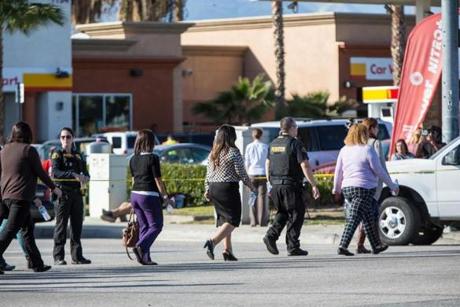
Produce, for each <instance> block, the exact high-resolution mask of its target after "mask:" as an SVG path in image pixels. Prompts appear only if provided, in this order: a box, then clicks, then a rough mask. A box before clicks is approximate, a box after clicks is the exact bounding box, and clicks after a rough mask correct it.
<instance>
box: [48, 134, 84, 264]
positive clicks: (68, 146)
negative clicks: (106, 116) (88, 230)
mask: <svg viewBox="0 0 460 307" xmlns="http://www.w3.org/2000/svg"><path fill="white" fill-rule="evenodd" d="M59 138H60V140H61V145H62V149H60V150H56V151H55V153H53V155H52V156H51V160H52V172H53V175H54V178H55V179H57V180H56V185H57V186H59V188H61V190H62V198H61V201H60V202H59V203H58V204H57V205H56V207H55V210H56V227H55V228H54V250H53V256H54V264H55V265H66V264H67V262H66V261H65V259H64V247H65V243H66V234H67V223H68V220H69V218H70V250H71V256H72V264H90V263H91V261H90V260H89V259H86V258H84V257H83V252H82V247H81V241H80V238H81V231H82V226H83V199H82V195H81V185H82V184H85V183H86V182H87V181H88V179H89V174H88V171H87V169H86V163H85V161H83V159H82V157H81V155H80V154H79V153H78V152H77V151H76V150H75V149H74V148H73V138H74V134H73V131H72V129H70V128H67V127H65V128H62V129H61V132H60V134H59Z"/></svg>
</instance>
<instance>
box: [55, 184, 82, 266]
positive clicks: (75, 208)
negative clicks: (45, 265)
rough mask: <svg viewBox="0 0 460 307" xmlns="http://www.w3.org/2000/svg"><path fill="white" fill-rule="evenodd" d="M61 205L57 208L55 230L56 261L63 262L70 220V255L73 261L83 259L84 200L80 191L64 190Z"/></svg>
mask: <svg viewBox="0 0 460 307" xmlns="http://www.w3.org/2000/svg"><path fill="white" fill-rule="evenodd" d="M62 193H63V195H62V198H61V200H60V201H59V203H58V204H57V205H56V206H55V209H54V210H55V213H56V226H55V228H54V250H53V257H54V260H63V259H64V255H65V251H64V247H65V243H66V239H67V225H68V222H69V219H70V253H71V257H72V260H74V261H76V260H80V259H81V258H82V257H83V250H82V247H81V231H82V227H83V199H82V196H81V193H80V190H79V189H76V190H64V189H63V191H62Z"/></svg>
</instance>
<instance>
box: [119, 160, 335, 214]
mask: <svg viewBox="0 0 460 307" xmlns="http://www.w3.org/2000/svg"><path fill="white" fill-rule="evenodd" d="M161 174H162V179H163V181H164V183H165V185H166V190H167V191H168V193H169V194H176V193H180V194H184V195H186V197H187V198H186V203H187V206H203V205H209V202H207V201H206V199H205V198H204V179H205V177H206V166H204V165H187V164H168V163H162V164H161ZM315 178H316V181H317V183H318V188H319V192H320V193H321V197H320V199H319V200H314V199H312V197H311V188H309V189H310V193H308V195H309V201H308V206H309V207H310V208H312V207H313V208H321V207H331V206H334V199H333V195H332V186H333V181H334V177H333V175H331V174H317V175H315ZM127 184H128V195H130V194H131V186H132V178H131V172H130V170H129V168H128V178H127Z"/></svg>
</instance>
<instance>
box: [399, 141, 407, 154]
mask: <svg viewBox="0 0 460 307" xmlns="http://www.w3.org/2000/svg"><path fill="white" fill-rule="evenodd" d="M398 143H400V144H401V145H402V147H403V148H404V151H405V152H404V154H405V155H407V153H408V152H409V148H408V147H407V144H406V141H405V140H404V139H399V140H397V141H396V144H398Z"/></svg>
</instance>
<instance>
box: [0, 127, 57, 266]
mask: <svg viewBox="0 0 460 307" xmlns="http://www.w3.org/2000/svg"><path fill="white" fill-rule="evenodd" d="M32 138H33V137H32V130H31V129H30V126H29V125H28V124H27V123H25V122H18V123H16V124H15V125H14V126H13V128H12V129H11V137H10V140H9V142H8V144H6V145H5V147H4V148H3V150H2V151H1V152H0V172H1V179H0V186H1V195H2V202H1V205H0V206H1V210H0V212H1V216H0V218H1V219H2V220H3V219H5V218H6V217H7V219H8V223H7V225H6V228H5V229H4V230H3V231H2V232H1V233H0V257H3V254H4V252H5V250H6V249H7V248H8V246H9V245H10V243H11V241H12V240H13V238H14V237H15V236H16V234H17V233H18V231H19V230H21V233H22V235H23V237H24V242H25V248H26V252H27V255H28V256H29V259H28V261H30V268H31V269H33V270H34V272H44V271H48V270H49V269H50V268H51V266H49V265H45V264H44V263H43V260H42V258H41V254H40V251H39V250H38V247H37V245H36V243H35V237H34V222H33V220H32V217H31V215H30V206H31V205H32V202H33V200H34V198H35V191H36V188H37V177H38V178H40V180H41V181H42V182H43V183H44V184H46V185H47V186H48V187H49V188H50V189H52V190H53V193H55V194H56V195H57V197H61V196H62V192H61V190H60V189H59V188H57V187H56V186H55V185H54V183H53V181H52V180H51V178H50V177H49V176H48V174H47V173H46V172H45V171H44V170H43V168H42V166H41V163H40V157H39V155H38V153H37V150H36V149H35V148H34V147H32V146H31V145H30V144H31V143H32ZM0 274H3V270H2V269H0Z"/></svg>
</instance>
